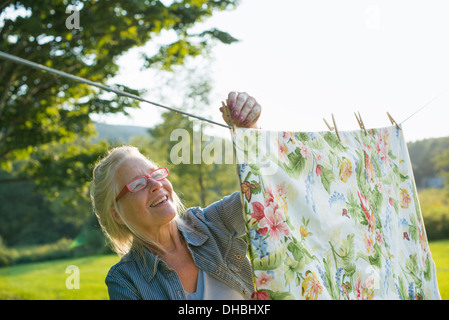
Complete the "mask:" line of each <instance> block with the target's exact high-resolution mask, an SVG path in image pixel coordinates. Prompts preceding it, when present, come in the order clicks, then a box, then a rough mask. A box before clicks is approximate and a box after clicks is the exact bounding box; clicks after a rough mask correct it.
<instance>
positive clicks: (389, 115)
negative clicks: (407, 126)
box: [387, 112, 401, 130]
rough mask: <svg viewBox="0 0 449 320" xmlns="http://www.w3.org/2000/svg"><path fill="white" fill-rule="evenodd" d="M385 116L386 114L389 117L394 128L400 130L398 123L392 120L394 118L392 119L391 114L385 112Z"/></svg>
mask: <svg viewBox="0 0 449 320" xmlns="http://www.w3.org/2000/svg"><path fill="white" fill-rule="evenodd" d="M387 116H388V118H389V119H390V121H391V124H394V125H395V126H396V128H398V129H399V130H401V126H400V125H398V123H397V122H396V121H394V119H393V117H392V116H391V114H390V113H388V112H387Z"/></svg>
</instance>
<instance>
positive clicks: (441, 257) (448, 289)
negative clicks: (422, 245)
mask: <svg viewBox="0 0 449 320" xmlns="http://www.w3.org/2000/svg"><path fill="white" fill-rule="evenodd" d="M429 245H430V252H432V258H433V261H434V262H435V266H436V268H437V280H438V287H439V289H440V295H441V299H443V300H449V240H442V241H433V242H429Z"/></svg>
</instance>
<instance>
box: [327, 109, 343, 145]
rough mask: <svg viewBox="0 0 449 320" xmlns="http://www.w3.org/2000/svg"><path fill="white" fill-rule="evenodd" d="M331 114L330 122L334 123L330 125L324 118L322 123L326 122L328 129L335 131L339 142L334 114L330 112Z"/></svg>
mask: <svg viewBox="0 0 449 320" xmlns="http://www.w3.org/2000/svg"><path fill="white" fill-rule="evenodd" d="M331 115H332V122H333V123H334V126H333V127H331V126H330V125H329V123H327V121H326V119H324V118H323V120H324V123H326V126H327V127H328V128H329V130H330V131H335V134H336V135H337V138H338V141H340V142H341V139H340V134H339V133H338V129H337V124H336V123H335V118H334V114H333V113H331Z"/></svg>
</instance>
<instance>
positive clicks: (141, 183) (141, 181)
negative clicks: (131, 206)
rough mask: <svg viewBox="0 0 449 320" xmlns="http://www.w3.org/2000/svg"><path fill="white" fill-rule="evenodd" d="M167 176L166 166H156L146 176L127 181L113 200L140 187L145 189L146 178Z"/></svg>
mask: <svg viewBox="0 0 449 320" xmlns="http://www.w3.org/2000/svg"><path fill="white" fill-rule="evenodd" d="M167 177H168V169H167V168H158V169H156V170H153V171H151V172H150V173H149V174H147V175H146V176H141V177H138V178H136V179H134V180H133V181H131V182H130V183H128V184H127V185H126V186H124V187H123V189H122V191H120V193H119V194H118V196H117V198H115V201H119V200H120V198H121V197H123V196H124V195H125V194H126V193H127V192H132V193H134V192H137V191H140V190H142V189H145V187H146V186H147V185H148V179H153V180H156V181H160V180H164V179H165V178H167Z"/></svg>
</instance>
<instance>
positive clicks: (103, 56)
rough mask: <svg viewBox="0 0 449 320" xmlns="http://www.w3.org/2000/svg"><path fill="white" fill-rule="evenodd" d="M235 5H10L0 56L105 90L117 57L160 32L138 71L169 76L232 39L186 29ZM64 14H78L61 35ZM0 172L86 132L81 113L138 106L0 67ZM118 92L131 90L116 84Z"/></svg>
mask: <svg viewBox="0 0 449 320" xmlns="http://www.w3.org/2000/svg"><path fill="white" fill-rule="evenodd" d="M236 4H237V0H217V1H207V0H186V1H182V2H178V1H174V2H172V3H171V4H169V5H165V4H164V3H162V2H161V1H147V0H135V1H118V0H109V1H90V0H80V1H76V4H75V5H71V4H70V3H69V1H65V0H64V1H63V0H57V1H54V0H52V1H50V0H43V1H34V0H20V1H19V0H13V1H8V2H6V3H4V4H2V5H1V6H0V13H1V14H4V15H3V18H2V26H1V29H0V50H1V51H4V52H8V53H10V54H13V55H16V56H19V57H23V58H26V59H28V60H31V61H34V62H37V63H39V64H42V65H45V66H48V67H52V68H55V69H58V70H63V71H66V72H68V73H71V74H73V75H76V76H80V77H83V78H87V79H89V80H92V81H96V82H100V83H103V84H105V83H106V81H107V80H108V79H110V78H112V77H113V76H115V75H116V74H117V72H118V66H117V64H116V61H117V58H118V57H120V56H121V55H122V54H123V53H125V52H126V51H127V50H129V49H131V48H133V47H137V46H143V45H144V44H146V43H147V42H149V41H152V42H154V41H155V40H157V37H158V36H159V35H161V34H162V33H163V32H165V33H167V32H169V31H168V30H170V32H171V33H172V34H173V36H174V40H173V42H172V43H169V44H166V45H163V46H161V47H160V50H159V51H158V52H156V53H155V54H153V55H148V56H146V57H145V61H146V62H145V63H146V65H145V67H147V68H150V67H159V68H161V69H165V70H170V69H171V67H172V66H173V65H180V64H183V63H184V61H185V59H186V58H187V57H194V56H197V55H199V54H202V53H203V52H205V51H207V49H208V48H209V47H210V46H211V45H212V43H213V42H215V41H219V42H224V43H232V42H234V41H235V39H233V38H232V37H231V36H230V35H228V34H227V33H225V32H223V31H220V30H217V29H211V30H205V31H203V32H200V33H198V34H193V33H190V32H189V31H190V30H191V29H192V28H193V27H194V26H196V24H197V23H198V22H202V21H204V19H206V18H208V17H210V16H211V15H212V14H213V12H215V11H220V10H229V9H232V8H234V7H235V6H236ZM66 9H77V10H80V12H79V15H80V29H79V30H77V29H73V30H69V29H68V28H67V27H66V24H65V22H66V19H67V18H68V17H69V14H68V13H66ZM0 79H2V81H1V83H0V128H1V130H0V166H1V168H2V169H4V170H12V162H13V161H14V160H16V159H26V158H27V157H28V156H29V155H30V154H31V153H32V152H33V151H34V148H35V147H36V146H39V145H44V144H47V143H49V142H54V141H60V142H63V143H65V142H69V141H73V140H74V139H76V137H77V136H79V135H81V136H87V135H90V134H92V133H93V132H94V131H93V126H92V125H91V120H90V118H89V114H92V113H117V112H121V113H125V114H126V113H127V111H126V109H127V108H136V107H138V103H137V102H136V101H134V100H131V99H130V98H127V97H122V96H116V95H111V94H105V93H104V92H102V90H98V89H95V88H92V87H89V86H87V85H83V84H78V83H75V82H73V81H70V80H67V79H64V78H61V77H59V76H55V75H52V74H48V73H44V72H41V71H38V70H34V69H30V68H29V67H26V66H23V65H19V64H16V63H12V62H9V61H7V60H1V61H0ZM118 87H119V89H121V90H125V91H128V92H130V93H133V94H139V92H137V91H135V90H132V89H130V88H127V87H125V86H123V85H119V86H118Z"/></svg>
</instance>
